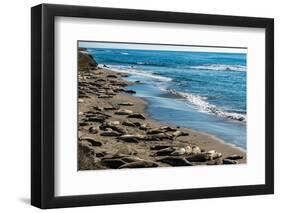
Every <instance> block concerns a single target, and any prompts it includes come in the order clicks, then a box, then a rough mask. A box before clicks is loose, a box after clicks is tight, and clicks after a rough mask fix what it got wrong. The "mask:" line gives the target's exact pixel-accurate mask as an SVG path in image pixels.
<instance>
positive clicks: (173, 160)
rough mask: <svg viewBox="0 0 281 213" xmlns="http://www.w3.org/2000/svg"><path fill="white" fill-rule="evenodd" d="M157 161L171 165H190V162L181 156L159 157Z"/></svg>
mask: <svg viewBox="0 0 281 213" xmlns="http://www.w3.org/2000/svg"><path fill="white" fill-rule="evenodd" d="M158 161H160V162H162V163H167V164H169V165H171V166H192V163H190V162H189V161H188V160H186V159H184V158H182V157H171V156H169V157H164V158H161V159H159V160H158Z"/></svg>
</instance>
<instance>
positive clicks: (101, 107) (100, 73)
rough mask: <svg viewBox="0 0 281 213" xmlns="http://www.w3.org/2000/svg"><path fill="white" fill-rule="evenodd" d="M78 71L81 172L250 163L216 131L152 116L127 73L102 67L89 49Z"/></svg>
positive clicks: (79, 58)
mask: <svg viewBox="0 0 281 213" xmlns="http://www.w3.org/2000/svg"><path fill="white" fill-rule="evenodd" d="M78 69H79V70H78V92H79V98H78V105H79V106H78V110H79V117H78V121H79V125H78V169H79V170H93V169H117V168H118V169H123V168H149V167H168V166H195V165H220V164H241V163H245V162H246V153H245V151H243V150H240V149H238V148H236V147H234V146H232V145H229V144H226V143H223V142H222V141H220V140H219V139H217V138H215V137H213V136H211V135H208V134H205V133H201V132H196V131H193V130H190V129H187V128H181V127H178V126H173V125H167V124H163V123H159V122H157V121H155V120H152V119H151V118H150V117H149V116H148V115H147V114H146V112H145V107H146V105H147V103H146V102H145V100H143V99H140V98H136V97H133V96H131V94H134V93H135V91H132V90H127V89H126V86H129V85H131V84H133V83H132V82H128V81H125V80H124V79H123V77H126V76H127V74H124V73H118V72H115V71H111V70H109V69H107V68H106V67H105V68H99V67H98V66H97V63H96V61H95V60H94V58H93V57H92V56H90V55H88V54H87V52H86V51H84V50H83V51H79V56H78ZM135 83H139V82H135Z"/></svg>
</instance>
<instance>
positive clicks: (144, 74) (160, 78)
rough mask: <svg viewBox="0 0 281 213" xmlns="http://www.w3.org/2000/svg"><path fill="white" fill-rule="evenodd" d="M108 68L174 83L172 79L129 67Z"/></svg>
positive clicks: (111, 66)
mask: <svg viewBox="0 0 281 213" xmlns="http://www.w3.org/2000/svg"><path fill="white" fill-rule="evenodd" d="M106 66H108V68H109V69H110V70H112V71H116V72H121V73H127V74H132V75H139V76H144V77H149V78H153V79H157V80H158V81H172V79H171V78H168V77H164V76H160V75H156V74H153V73H151V72H149V71H142V70H136V69H134V68H131V67H127V66H116V65H106ZM103 68H104V67H103Z"/></svg>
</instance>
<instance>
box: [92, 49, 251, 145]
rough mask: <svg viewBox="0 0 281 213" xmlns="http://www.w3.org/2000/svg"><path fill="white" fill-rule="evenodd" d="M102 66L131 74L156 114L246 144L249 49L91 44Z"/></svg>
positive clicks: (150, 110)
mask: <svg viewBox="0 0 281 213" xmlns="http://www.w3.org/2000/svg"><path fill="white" fill-rule="evenodd" d="M87 51H88V52H89V53H90V54H91V55H92V56H93V57H94V58H95V60H96V61H97V63H98V64H100V66H103V64H105V65H106V66H107V67H108V68H109V69H111V70H115V71H118V72H124V73H128V74H130V75H129V77H128V78H127V80H129V81H139V82H140V83H138V84H134V85H132V86H129V88H130V89H133V90H135V91H136V92H137V93H136V94H135V96H137V97H140V98H144V99H145V100H147V101H148V103H149V105H148V108H147V112H148V113H149V114H150V116H151V117H152V118H153V119H156V120H159V121H163V122H165V123H171V124H175V125H179V126H183V127H187V128H190V129H194V130H197V131H203V132H206V133H209V134H212V135H214V136H216V137H218V138H220V139H222V140H223V141H225V142H226V143H231V144H233V145H236V146H238V147H241V148H243V149H246V123H247V112H246V109H247V106H246V89H247V88H246V82H247V79H246V77H247V64H246V56H247V55H246V53H221V52H219V53H216V52H184V51H165V50H134V49H109V48H87Z"/></svg>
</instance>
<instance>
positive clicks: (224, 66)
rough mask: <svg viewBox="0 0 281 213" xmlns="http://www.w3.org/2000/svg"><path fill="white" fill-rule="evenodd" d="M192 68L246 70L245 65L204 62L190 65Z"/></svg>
mask: <svg viewBox="0 0 281 213" xmlns="http://www.w3.org/2000/svg"><path fill="white" fill-rule="evenodd" d="M190 68H192V69H196V70H197V69H198V70H214V71H240V72H246V70H247V67H246V66H243V65H228V64H204V65H200V66H190Z"/></svg>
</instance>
